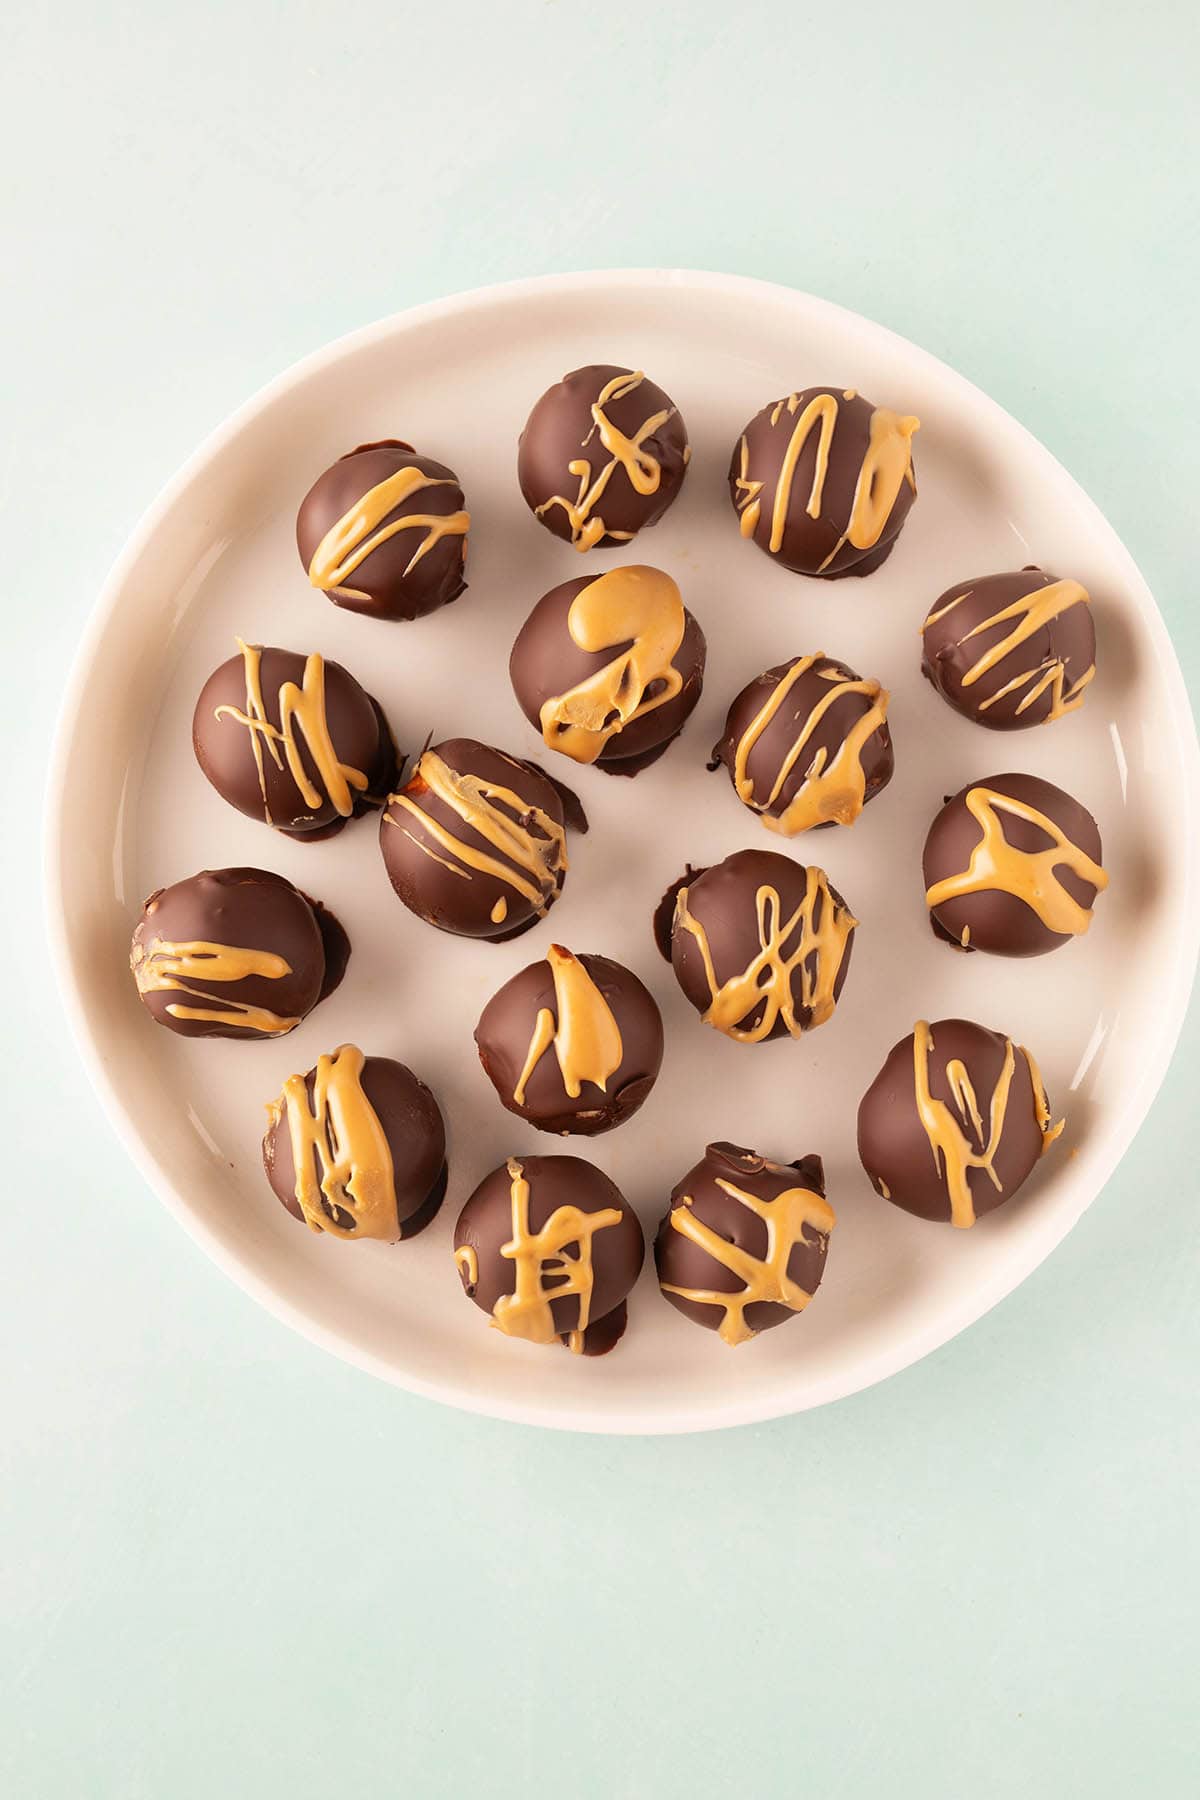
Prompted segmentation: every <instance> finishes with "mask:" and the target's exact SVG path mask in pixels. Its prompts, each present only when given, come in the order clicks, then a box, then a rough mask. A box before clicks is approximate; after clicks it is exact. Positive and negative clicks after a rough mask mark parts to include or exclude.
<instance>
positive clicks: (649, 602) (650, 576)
mask: <svg viewBox="0 0 1200 1800" xmlns="http://www.w3.org/2000/svg"><path fill="white" fill-rule="evenodd" d="M704 656H705V643H704V633H703V632H702V631H701V629H700V627H699V625H697V623H696V621H695V619H694V618H693V617H692V615H691V613H690V612H688V611H687V609H686V607H685V606H684V604H683V597H682V595H681V594H680V592H679V588H678V586H677V584H676V583H675V582H674V581H673V580H672V579H671V577H670V576H669V575H666V574H664V573H663V571H662V570H661V569H652V568H650V567H648V566H646V565H643V564H636V563H635V564H630V565H629V566H627V567H625V568H622V569H610V570H609V571H608V573H607V574H604V575H583V576H580V577H578V578H577V579H576V580H574V581H564V582H563V583H562V584H561V586H559V587H556V588H551V590H550V592H549V593H548V594H544V595H543V596H542V598H541V599H540V600H539V601H538V603H537V605H536V606H535V607H534V609H533V611H532V612H531V613H530V615H529V617H528V619H526V621H525V623H524V625H523V626H522V627H521V630H520V632H519V633H518V636H517V641H516V643H515V644H514V645H513V649H512V656H511V658H510V659H509V665H508V672H509V675H510V677H511V679H512V684H513V691H514V693H515V694H516V696H517V699H518V701H519V702H520V706H521V710H522V712H523V713H524V714H525V717H526V718H527V719H528V720H529V723H530V724H531V725H533V726H535V727H536V729H537V730H538V731H540V732H541V734H542V738H543V741H544V742H545V744H546V747H547V748H548V749H550V750H557V751H558V752H559V753H560V754H561V755H563V756H569V757H570V758H571V760H572V761H573V762H578V763H594V764H595V765H596V767H597V768H599V769H605V770H607V771H608V772H609V773H611V774H615V775H636V774H637V773H638V772H639V771H640V770H642V769H644V768H646V767H647V766H648V765H649V764H650V763H652V762H655V761H656V760H657V759H658V757H660V756H661V755H662V753H663V751H664V750H666V749H667V748H668V747H669V746H670V745H671V744H672V743H673V742H674V740H675V739H676V738H677V737H678V736H679V733H680V732H681V731H682V730H683V727H684V724H685V723H686V721H687V720H688V718H689V717H690V715H691V713H692V710H693V708H694V707H695V705H696V702H697V701H698V700H699V698H700V691H701V688H702V687H703V684H704Z"/></svg>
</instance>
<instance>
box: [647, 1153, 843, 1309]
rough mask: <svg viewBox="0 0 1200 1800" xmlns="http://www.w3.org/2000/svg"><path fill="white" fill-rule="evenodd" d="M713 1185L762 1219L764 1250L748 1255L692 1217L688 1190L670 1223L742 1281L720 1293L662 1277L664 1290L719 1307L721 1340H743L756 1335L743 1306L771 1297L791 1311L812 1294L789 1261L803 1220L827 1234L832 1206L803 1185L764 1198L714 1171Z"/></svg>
mask: <svg viewBox="0 0 1200 1800" xmlns="http://www.w3.org/2000/svg"><path fill="white" fill-rule="evenodd" d="M717 1186H718V1187H719V1188H720V1189H721V1191H722V1193H725V1194H728V1195H729V1196H730V1197H731V1198H732V1199H734V1200H737V1201H740V1202H741V1204H742V1205H743V1206H745V1207H747V1208H748V1209H749V1210H750V1211H751V1212H752V1213H755V1214H756V1215H757V1217H758V1218H760V1219H761V1220H762V1221H763V1224H764V1225H765V1226H766V1228H767V1253H766V1255H765V1256H764V1257H761V1258H760V1257H757V1256H751V1255H750V1253H749V1251H747V1250H741V1249H739V1248H738V1246H737V1245H736V1244H731V1243H729V1242H728V1241H727V1240H726V1239H725V1238H723V1237H722V1236H721V1235H720V1233H719V1232H716V1231H714V1230H713V1229H712V1227H711V1225H705V1224H704V1223H703V1222H702V1221H701V1220H700V1219H698V1218H697V1217H696V1215H695V1213H694V1212H693V1211H692V1210H691V1208H692V1205H693V1199H692V1196H691V1195H690V1194H689V1195H684V1197H683V1198H682V1199H681V1200H680V1201H679V1202H678V1203H677V1204H676V1205H675V1206H673V1207H672V1209H671V1212H670V1215H669V1216H670V1220H671V1227H672V1229H673V1230H674V1231H678V1232H679V1233H680V1235H681V1236H683V1237H685V1238H688V1239H689V1240H690V1241H691V1242H692V1243H693V1244H696V1245H697V1246H698V1247H699V1248H700V1249H701V1250H704V1251H706V1252H707V1254H708V1255H709V1256H711V1257H712V1259H713V1261H714V1262H718V1263H720V1265H721V1267H722V1268H724V1269H729V1270H730V1271H731V1272H732V1273H733V1274H734V1275H736V1276H737V1277H738V1279H739V1280H740V1281H742V1282H743V1283H744V1286H743V1287H742V1289H741V1291H740V1292H737V1293H732V1294H725V1293H722V1292H721V1291H720V1289H718V1288H685V1287H675V1286H673V1285H672V1284H671V1283H669V1282H665V1281H664V1282H663V1291H664V1293H667V1294H678V1295H679V1297H680V1299H681V1300H692V1301H695V1302H696V1303H697V1304H698V1305H700V1306H721V1307H724V1309H725V1316H724V1318H723V1319H722V1320H721V1323H720V1325H719V1326H718V1327H717V1335H718V1337H720V1339H721V1341H722V1342H723V1343H726V1344H745V1343H747V1342H748V1341H749V1340H750V1339H751V1338H752V1337H754V1336H755V1335H756V1333H755V1332H754V1330H753V1328H752V1327H751V1326H750V1325H748V1324H747V1323H746V1309H747V1307H749V1306H754V1305H755V1304H757V1303H758V1302H760V1301H774V1302H775V1303H776V1304H777V1305H779V1306H787V1307H790V1308H791V1310H792V1311H793V1312H803V1310H804V1308H805V1307H806V1306H807V1305H808V1303H809V1301H810V1300H811V1299H812V1295H811V1294H810V1293H808V1292H807V1290H806V1289H804V1288H802V1287H801V1286H800V1285H799V1283H798V1282H795V1281H793V1280H792V1279H791V1277H790V1276H789V1274H788V1263H789V1262H790V1261H791V1256H792V1251H793V1250H794V1249H795V1248H796V1245H797V1244H799V1243H800V1242H801V1240H802V1239H803V1236H804V1227H805V1226H806V1225H808V1226H810V1227H811V1228H812V1229H813V1230H814V1231H819V1232H820V1233H821V1235H822V1236H823V1237H828V1236H829V1233H830V1232H831V1231H832V1230H833V1226H834V1214H833V1208H832V1207H831V1206H830V1205H829V1203H828V1201H827V1200H826V1199H825V1198H824V1197H823V1196H822V1195H821V1194H818V1193H814V1191H813V1190H812V1189H811V1188H806V1187H790V1188H786V1189H785V1190H784V1192H783V1193H781V1194H776V1195H775V1196H774V1198H773V1199H770V1200H764V1199H761V1198H760V1197H759V1196H758V1195H757V1194H750V1193H747V1192H746V1190H745V1189H744V1188H740V1187H735V1186H734V1184H733V1182H732V1181H724V1180H722V1179H721V1178H720V1177H719V1176H718V1177H717Z"/></svg>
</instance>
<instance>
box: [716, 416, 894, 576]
mask: <svg viewBox="0 0 1200 1800" xmlns="http://www.w3.org/2000/svg"><path fill="white" fill-rule="evenodd" d="M818 394H832V395H833V396H834V397H835V398H836V400H837V403H838V415H837V423H836V426H835V428H834V432H833V439H832V442H831V444H830V450H829V464H828V467H827V469H826V472H825V479H824V483H823V486H822V491H821V504H820V510H819V512H818V514H817V517H816V518H815V519H814V518H811V517H810V516H809V513H808V510H807V508H808V503H809V495H810V494H811V492H812V488H813V478H814V475H815V473H816V467H817V450H818V445H819V442H820V435H821V434H820V431H819V430H814V431H811V432H810V433H809V434H808V437H807V439H806V440H805V443H804V447H803V449H802V450H801V452H800V455H799V457H798V458H797V460H796V464H795V470H794V474H793V477H792V482H791V490H790V493H789V496H788V504H787V511H786V514H785V518H784V527H783V541H782V543H781V544H780V547H779V549H778V550H777V551H772V550H771V549H770V541H771V529H772V509H773V503H774V495H775V491H776V487H777V485H778V482H779V478H780V475H781V474H782V473H783V467H784V459H785V457H786V456H787V454H788V446H789V444H790V442H791V439H792V433H793V430H794V428H795V424H796V420H797V419H798V418H799V416H800V414H801V413H802V412H803V410H804V408H805V407H806V406H807V405H808V403H809V401H810V400H813V399H815V398H816V396H817V395H818ZM787 398H788V396H786V395H785V396H784V400H783V401H779V400H771V401H768V403H767V404H766V406H764V407H763V408H762V410H761V412H757V413H755V415H754V417H753V418H752V419H751V420H750V423H749V424H748V425H747V426H746V428H745V430H744V431H743V433H742V437H744V438H745V440H746V458H747V460H746V474H747V478H748V479H749V480H751V481H753V482H761V483H762V488H761V494H760V499H761V507H760V512H759V520H758V524H757V526H756V528H755V530H754V532H753V533H752V536H753V538H754V542H755V543H756V544H757V545H758V547H759V549H760V550H764V551H766V552H767V554H768V555H770V557H771V560H772V562H778V563H782V564H783V566H784V568H786V569H791V570H793V571H794V572H795V573H796V574H797V575H816V576H820V577H821V579H822V580H825V581H836V580H837V579H838V577H839V576H842V575H869V574H871V573H872V571H873V570H875V569H877V568H879V566H880V564H881V563H883V562H885V561H886V559H887V558H888V556H890V554H891V552H892V550H893V548H894V547H895V543H896V539H897V538H898V537H899V535H900V531H901V529H902V527H903V525H904V521H905V519H906V518H907V517H908V512H909V508H910V507H911V506H912V503H913V500H914V498H915V495H914V492H913V489H912V487H911V486H910V485H909V483H908V482H907V481H904V482H902V483H901V484H900V489H899V492H898V493H897V495H896V499H895V502H894V504H893V506H892V510H891V512H890V513H889V514H888V518H887V522H886V523H885V525H884V527H883V530H882V531H881V533H880V535H879V537H878V539H877V541H876V542H875V543H874V544H872V545H871V546H870V547H869V548H868V549H865V550H860V549H858V548H857V547H856V546H855V545H854V544H852V543H850V542H849V540H848V539H847V540H846V542H844V543H842V545H841V548H840V549H839V548H838V543H839V540H840V539H841V538H843V537H844V536H845V533H846V528H847V525H848V523H849V520H850V515H851V513H852V511H853V508H854V496H855V492H856V490H857V488H858V479H859V475H860V474H861V473H862V467H863V462H864V459H865V458H866V455H867V451H868V449H869V447H870V443H871V418H872V415H873V413H874V412H875V408H874V406H872V404H871V402H870V401H869V400H864V399H863V397H862V395H861V394H855V395H854V396H853V397H852V398H851V399H847V398H846V396H845V390H844V389H843V388H838V387H811V388H804V389H803V390H801V392H800V393H799V394H798V395H797V406H796V410H795V412H794V413H793V412H789V410H788V408H787V405H786V400H787ZM773 416H774V423H772V418H773ZM741 442H742V439H741V437H740V438H739V439H738V441H737V443H736V444H735V445H734V447H733V455H732V457H731V459H730V464H729V496H730V499H731V500H732V502H733V504H734V507H735V508H740V504H741V502H742V501H743V498H744V490H743V489H741V488H740V487H739V486H738V479H739V477H740V476H741V473H742V450H741ZM827 558H828V559H829V560H828V562H826V559H827ZM823 564H825V565H826V566H824V567H822V565H823Z"/></svg>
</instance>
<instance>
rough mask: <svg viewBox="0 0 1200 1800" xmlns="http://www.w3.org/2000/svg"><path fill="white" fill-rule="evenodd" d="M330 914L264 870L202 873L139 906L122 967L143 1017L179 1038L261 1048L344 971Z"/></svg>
mask: <svg viewBox="0 0 1200 1800" xmlns="http://www.w3.org/2000/svg"><path fill="white" fill-rule="evenodd" d="M349 955H350V942H349V939H348V938H347V936H346V934H345V932H344V931H343V930H342V927H341V926H340V924H339V923H338V921H337V920H336V919H335V918H334V916H333V914H332V913H331V912H329V911H328V909H327V908H326V907H324V906H322V905H321V902H320V901H319V900H310V899H309V897H308V895H307V894H302V893H301V892H300V890H299V888H295V887H293V886H292V884H291V882H290V881H286V880H285V879H284V877H283V876H282V875H274V874H272V873H271V872H270V871H269V870H267V869H202V870H201V871H200V873H199V874H198V875H190V876H188V878H187V880H186V881H176V882H174V883H173V884H172V885H171V886H170V887H165V888H158V889H156V890H155V892H154V893H153V894H151V896H150V898H149V899H148V900H147V901H146V904H145V905H144V906H143V908H142V916H141V918H140V919H139V920H138V923H137V927H136V929H135V931H134V934H133V945H132V948H131V950H130V955H129V966H130V969H131V970H132V971H133V978H134V980H135V982H136V983H137V990H138V994H139V996H140V998H141V1001H142V1004H143V1006H144V1007H145V1008H146V1011H147V1012H148V1013H149V1014H150V1017H151V1018H152V1019H154V1020H156V1021H157V1023H158V1024H160V1025H165V1026H167V1027H168V1029H169V1030H171V1031H176V1032H178V1033H179V1034H180V1035H181V1036H182V1037H224V1038H247V1039H251V1040H253V1039H258V1040H260V1041H261V1040H262V1039H265V1038H272V1037H281V1036H283V1034H284V1033H285V1032H288V1031H291V1030H293V1029H294V1028H295V1026H297V1025H299V1023H300V1021H301V1019H303V1018H304V1017H305V1016H306V1015H307V1014H308V1013H310V1012H311V1011H312V1009H313V1007H314V1006H316V1004H317V1002H318V1001H319V1000H324V999H325V997H326V995H328V994H331V993H332V992H333V990H334V988H335V987H337V985H338V983H339V982H340V981H341V979H342V976H343V974H344V973H345V968H346V962H347V959H348V958H349Z"/></svg>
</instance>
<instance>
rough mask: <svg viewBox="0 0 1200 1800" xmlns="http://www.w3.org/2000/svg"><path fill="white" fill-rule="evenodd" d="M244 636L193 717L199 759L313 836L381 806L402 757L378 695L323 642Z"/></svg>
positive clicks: (246, 800) (242, 793)
mask: <svg viewBox="0 0 1200 1800" xmlns="http://www.w3.org/2000/svg"><path fill="white" fill-rule="evenodd" d="M237 643H238V650H239V654H238V655H237V656H232V657H230V659H229V661H228V662H224V663H222V664H221V666H220V668H218V669H215V670H214V671H213V673H212V674H211V675H210V676H209V678H208V680H207V682H206V683H205V684H204V687H203V688H202V689H201V692H200V698H199V699H198V700H197V702H196V710H195V713H194V715H193V718H192V746H193V748H194V750H195V753H196V761H197V762H198V763H199V764H200V767H201V769H202V770H203V771H204V774H205V775H206V776H207V777H208V779H209V781H210V782H211V783H212V785H213V787H215V788H216V790H217V792H218V793H219V794H220V795H221V798H222V799H223V800H227V801H228V802H229V804H230V805H231V806H235V807H236V808H237V810H238V811H239V812H242V813H246V814H247V815H248V816H249V817H250V818H252V819H261V820H263V822H264V823H265V824H267V825H273V826H274V827H275V829H276V830H277V831H282V832H285V833H286V834H287V835H288V836H289V837H295V838H304V839H307V840H308V841H310V842H315V841H317V840H319V839H321V838H328V837H332V836H333V835H334V834H335V832H338V831H341V829H342V828H343V826H344V825H345V824H346V822H347V821H348V820H349V819H352V818H357V817H358V816H359V815H360V814H362V813H364V812H368V811H370V810H371V809H372V808H373V807H377V806H381V805H382V804H383V801H384V799H385V798H386V796H387V793H388V791H389V789H390V788H391V787H392V786H394V784H395V780H396V774H397V768H398V763H397V752H396V745H395V741H394V740H393V738H392V734H391V730H390V728H389V726H388V722H387V720H386V719H385V718H384V716H383V712H382V710H381V708H380V706H379V703H378V701H376V700H374V699H373V698H372V696H371V695H370V694H368V693H367V692H366V690H365V689H364V688H362V687H360V686H359V684H358V682H357V681H355V679H354V677H353V675H351V674H350V673H349V672H348V671H347V670H346V669H343V668H342V666H341V664H340V663H335V662H326V661H325V659H324V657H322V656H319V655H317V654H316V653H315V652H314V653H313V654H312V655H310V656H300V655H299V654H298V653H297V652H296V651H294V650H279V649H276V648H274V647H271V646H267V647H264V646H263V645H261V644H245V643H243V642H242V640H241V639H240V638H239V639H238V640H237Z"/></svg>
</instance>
